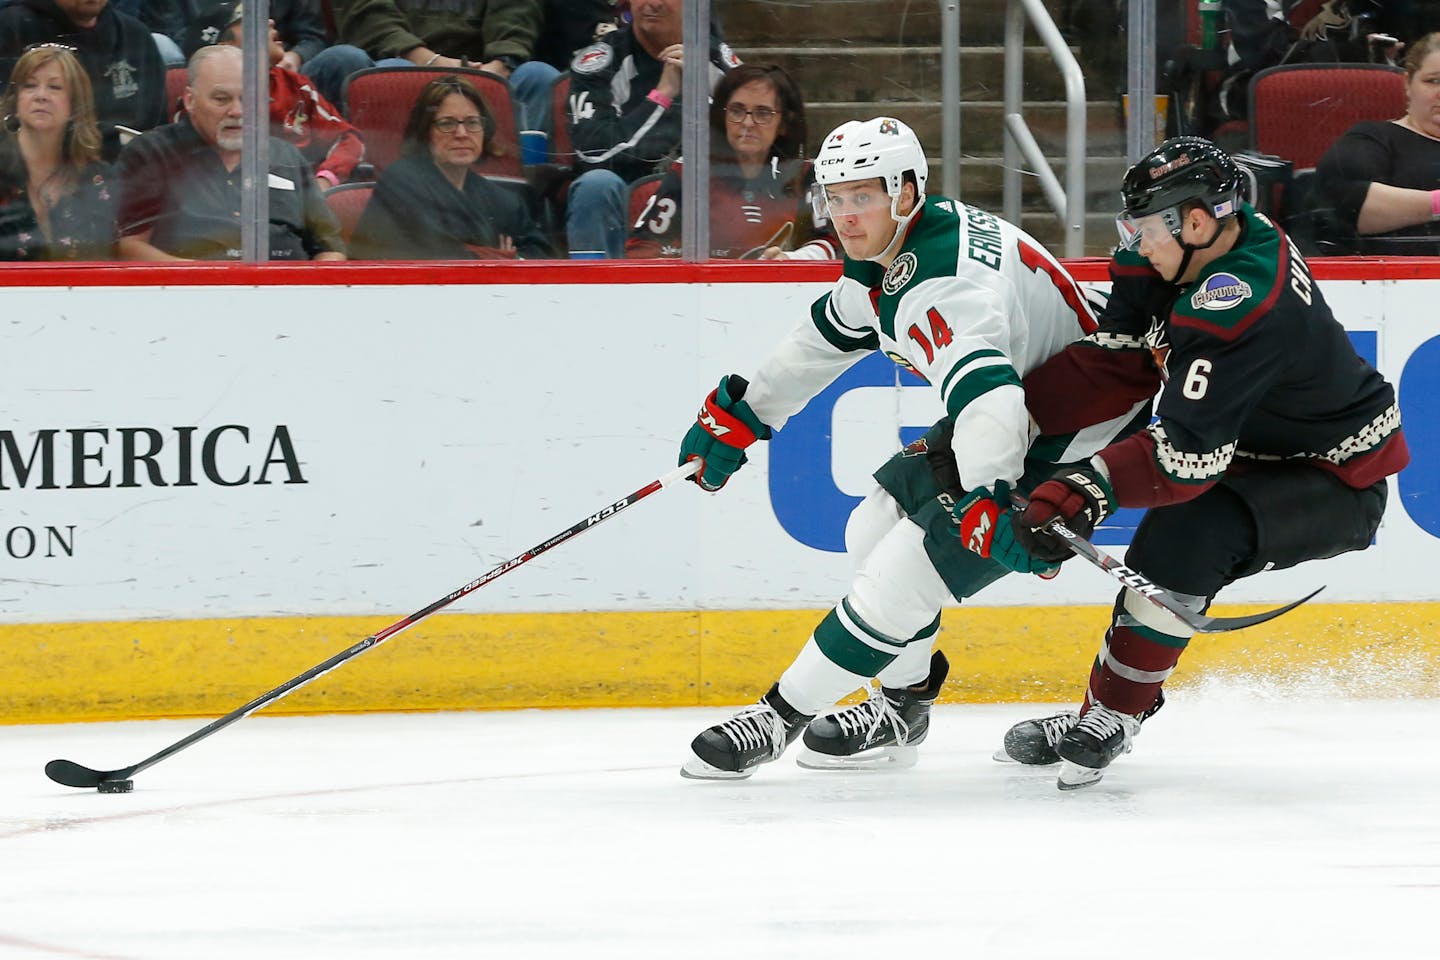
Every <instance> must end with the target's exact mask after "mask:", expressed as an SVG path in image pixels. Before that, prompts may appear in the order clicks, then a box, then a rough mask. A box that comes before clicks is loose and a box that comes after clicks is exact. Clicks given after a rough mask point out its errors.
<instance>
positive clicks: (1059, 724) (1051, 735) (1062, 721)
mask: <svg viewBox="0 0 1440 960" xmlns="http://www.w3.org/2000/svg"><path fill="white" fill-rule="evenodd" d="M1077 720H1079V714H1076V713H1057V714H1056V715H1055V716H1053V717H1044V718H1043V719H1040V720H1036V721H1035V722H1036V723H1038V724H1039V725H1040V732H1041V733H1043V734H1045V742H1046V743H1047V744H1049V745H1050V746H1052V747H1053V746H1055V744H1057V743H1059V742H1060V739H1061V738H1062V737H1064V736H1065V734H1067V733H1069V732H1070V728H1071V727H1073V726H1075V723H1076V721H1077Z"/></svg>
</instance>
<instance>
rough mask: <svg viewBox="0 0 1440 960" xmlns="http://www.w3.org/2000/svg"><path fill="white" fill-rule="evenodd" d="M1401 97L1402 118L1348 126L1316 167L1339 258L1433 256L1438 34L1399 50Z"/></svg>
mask: <svg viewBox="0 0 1440 960" xmlns="http://www.w3.org/2000/svg"><path fill="white" fill-rule="evenodd" d="M1405 91H1406V107H1405V115H1404V116H1402V117H1399V118H1397V119H1395V120H1378V121H1376V120H1368V121H1362V122H1360V123H1357V124H1355V125H1354V126H1353V127H1351V128H1350V129H1349V130H1347V131H1345V133H1344V135H1343V136H1341V137H1340V139H1338V140H1336V141H1335V143H1334V144H1332V145H1331V146H1330V149H1329V150H1327V151H1325V155H1324V156H1323V157H1321V158H1320V164H1319V166H1318V167H1317V168H1316V190H1315V195H1316V197H1319V198H1324V202H1325V203H1327V204H1332V205H1333V206H1329V207H1327V208H1326V209H1325V210H1324V211H1322V212H1323V213H1325V214H1328V215H1329V218H1330V220H1331V222H1332V223H1334V224H1335V231H1336V232H1335V235H1334V238H1333V239H1335V240H1336V241H1337V242H1338V243H1339V244H1341V246H1342V247H1346V248H1350V249H1345V250H1343V251H1342V252H1360V253H1379V252H1387V253H1401V254H1415V255H1428V256H1434V255H1436V254H1440V33H1428V34H1426V35H1425V36H1423V37H1421V38H1420V39H1419V40H1417V41H1415V42H1414V43H1412V44H1411V45H1410V47H1409V49H1408V50H1407V51H1406V53H1405Z"/></svg>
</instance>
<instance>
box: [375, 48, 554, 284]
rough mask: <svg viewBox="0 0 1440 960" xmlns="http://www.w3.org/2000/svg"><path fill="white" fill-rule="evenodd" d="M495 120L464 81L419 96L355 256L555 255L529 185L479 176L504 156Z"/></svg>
mask: <svg viewBox="0 0 1440 960" xmlns="http://www.w3.org/2000/svg"><path fill="white" fill-rule="evenodd" d="M494 134H495V120H494V118H493V117H492V116H491V114H490V108H489V107H487V106H486V105H485V100H484V98H483V97H481V95H480V92H479V91H478V90H476V89H475V87H473V86H472V85H471V84H470V83H469V82H468V81H467V80H464V79H463V78H460V77H440V78H437V79H435V80H432V81H431V82H430V83H428V84H426V85H425V87H424V89H422V90H421V91H420V96H419V98H418V99H417V100H416V101H415V107H414V109H413V110H411V111H410V120H409V122H408V124H407V125H406V127H405V134H404V140H403V142H402V145H401V156H400V159H398V160H396V161H395V162H394V163H392V164H391V165H390V166H389V167H387V168H385V172H384V173H383V174H381V176H380V182H379V183H378V184H377V185H376V187H375V193H374V194H373V195H372V196H371V198H370V202H369V204H368V205H367V206H366V208H365V212H364V213H363V214H361V216H360V222H359V223H358V224H357V225H356V227H355V232H354V234H353V235H352V236H351V238H350V255H351V257H352V258H354V259H370V260H508V259H514V258H517V257H518V258H520V259H523V260H533V259H543V258H545V257H549V256H553V254H552V252H551V249H550V245H549V243H547V242H546V240H545V236H544V234H542V233H541V232H540V228H539V227H538V226H537V225H536V223H535V219H534V217H532V216H531V214H530V211H529V209H528V208H527V206H526V202H525V199H524V193H523V190H524V189H525V185H524V183H523V182H522V183H518V184H516V187H517V189H516V190H508V189H506V188H505V187H503V186H500V185H499V184H498V183H497V182H496V181H494V180H491V179H489V178H486V177H484V176H482V175H481V174H479V173H478V172H476V169H475V167H476V164H478V163H480V161H481V159H482V158H483V157H485V156H499V155H500V150H501V148H500V146H499V145H498V144H496V143H495V141H494V139H493V138H494Z"/></svg>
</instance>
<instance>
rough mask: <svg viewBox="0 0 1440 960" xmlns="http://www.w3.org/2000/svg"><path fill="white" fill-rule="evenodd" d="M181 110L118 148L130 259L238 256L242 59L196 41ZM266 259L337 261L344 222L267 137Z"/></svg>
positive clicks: (306, 172) (282, 147)
mask: <svg viewBox="0 0 1440 960" xmlns="http://www.w3.org/2000/svg"><path fill="white" fill-rule="evenodd" d="M189 71H190V76H189V84H188V86H186V88H185V113H186V115H185V116H184V117H181V118H180V119H179V120H177V121H175V122H174V123H171V124H167V125H165V126H163V127H159V128H157V129H155V130H152V131H150V132H149V133H147V134H145V135H144V136H141V137H138V138H136V139H135V140H133V141H132V142H131V143H130V144H129V145H128V146H126V148H125V150H124V152H122V153H121V155H120V164H119V166H120V182H121V185H122V188H123V189H122V191H121V206H120V215H119V217H118V220H119V224H120V247H119V249H120V254H121V256H123V257H125V258H126V259H129V260H192V259H193V260H226V259H230V260H234V259H238V258H239V257H240V256H241V250H240V212H239V211H240V147H241V141H242V137H241V116H242V110H241V107H240V96H241V90H242V82H241V76H242V58H241V55H240V50H239V49H238V48H236V47H229V46H222V45H214V46H208V47H202V48H200V50H199V51H198V52H197V53H196V54H195V55H194V56H193V57H191V58H190V68H189ZM269 173H270V176H269V185H270V195H269V200H270V222H269V258H270V259H271V260H303V259H307V258H308V259H314V260H343V259H345V254H344V246H343V244H342V243H341V240H340V225H339V223H337V222H336V220H335V216H334V214H332V213H331V212H330V209H329V208H328V207H327V206H326V205H325V198H324V197H323V196H322V195H321V192H320V189H319V188H318V187H317V185H316V181H315V176H314V174H312V173H311V172H310V165H309V164H308V163H306V162H305V158H304V157H302V156H301V155H300V151H299V150H297V149H295V147H293V146H292V145H290V144H289V143H287V142H285V141H284V140H281V139H278V138H276V137H271V138H270V170H269Z"/></svg>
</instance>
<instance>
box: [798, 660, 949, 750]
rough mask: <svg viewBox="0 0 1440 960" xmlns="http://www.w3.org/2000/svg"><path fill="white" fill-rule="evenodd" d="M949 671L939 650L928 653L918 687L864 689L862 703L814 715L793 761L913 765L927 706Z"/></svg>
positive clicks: (927, 726) (925, 730) (927, 723)
mask: <svg viewBox="0 0 1440 960" xmlns="http://www.w3.org/2000/svg"><path fill="white" fill-rule="evenodd" d="M949 672H950V662H949V661H948V660H946V659H945V654H943V653H941V652H940V651H939V650H936V651H935V653H934V654H933V655H931V657H930V676H928V677H926V679H925V682H924V684H922V685H921V686H919V687H899V688H895V687H881V688H880V691H879V692H878V693H877V692H876V691H875V690H874V688H870V689H868V690H867V694H868V699H866V700H865V702H864V703H859V704H856V705H855V706H853V707H846V708H845V709H844V710H840V711H837V712H835V713H831V714H827V715H825V716H822V717H818V718H816V720H815V722H813V723H811V724H810V727H809V729H807V730H806V731H805V739H804V741H803V745H804V749H803V750H801V751H800V754H799V756H797V757H796V758H795V762H796V763H798V764H799V765H800V766H802V767H805V768H807V769H810V770H874V769H885V768H888V769H898V768H903V767H913V766H914V765H915V761H916V760H917V759H918V756H919V754H918V751H917V750H916V749H915V747H916V745H918V744H920V743H921V742H923V741H924V740H925V737H926V735H927V734H928V733H929V732H930V707H931V706H932V705H933V704H934V703H935V697H936V696H937V695H938V694H939V693H940V686H941V685H942V684H943V683H944V682H945V677H946V675H947V674H948V673H949Z"/></svg>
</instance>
